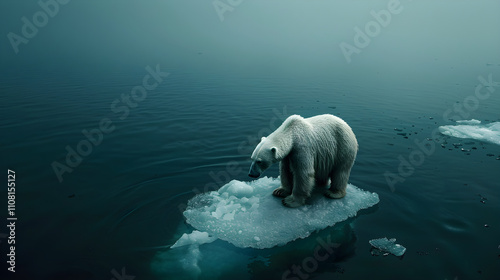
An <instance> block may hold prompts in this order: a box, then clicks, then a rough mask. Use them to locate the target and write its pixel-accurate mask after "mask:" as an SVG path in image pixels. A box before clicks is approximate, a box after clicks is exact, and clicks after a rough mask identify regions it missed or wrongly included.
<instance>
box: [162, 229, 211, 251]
mask: <svg viewBox="0 0 500 280" xmlns="http://www.w3.org/2000/svg"><path fill="white" fill-rule="evenodd" d="M216 239H217V237H214V236H210V235H209V234H208V232H201V231H198V230H193V232H192V233H190V234H187V233H184V234H183V235H182V236H181V238H179V240H177V242H175V244H174V245H172V246H171V247H170V248H172V249H173V248H177V247H182V246H186V245H191V244H197V245H201V244H205V243H211V242H214V241H215V240H216Z"/></svg>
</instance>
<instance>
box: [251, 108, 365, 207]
mask: <svg viewBox="0 0 500 280" xmlns="http://www.w3.org/2000/svg"><path fill="white" fill-rule="evenodd" d="M357 151H358V142H357V141H356V136H355V135H354V133H353V132H352V129H351V128H350V127H349V125H348V124H347V123H346V122H344V121H343V120H342V119H341V118H338V117H336V116H333V115H329V114H325V115H319V116H315V117H311V118H307V119H304V118H303V117H301V116H299V115H292V116H290V117H288V118H287V119H286V120H285V121H284V122H283V124H282V125H281V126H280V127H279V128H278V129H276V131H274V132H273V133H271V134H270V135H269V136H268V137H267V138H265V137H263V138H262V140H261V142H260V143H259V144H258V145H257V147H256V148H255V150H254V152H253V153H252V160H253V163H252V166H251V168H250V174H249V175H250V176H252V177H256V176H260V174H261V173H262V172H263V171H264V170H265V169H267V168H268V167H269V166H270V165H271V164H273V163H275V162H278V161H279V162H280V177H281V187H280V188H278V189H276V190H275V191H274V192H273V194H274V195H276V196H281V197H285V199H283V204H284V205H286V206H289V207H298V206H301V205H304V203H305V200H306V199H307V198H308V197H309V196H310V194H311V191H312V189H313V188H314V186H315V185H316V186H320V187H323V186H326V185H327V184H328V182H329V181H330V187H329V189H328V190H327V191H326V192H325V196H327V197H329V198H342V197H344V196H345V194H346V193H345V190H346V187H347V181H348V179H349V174H350V172H351V167H352V165H353V164H354V160H355V158H356V154H357Z"/></svg>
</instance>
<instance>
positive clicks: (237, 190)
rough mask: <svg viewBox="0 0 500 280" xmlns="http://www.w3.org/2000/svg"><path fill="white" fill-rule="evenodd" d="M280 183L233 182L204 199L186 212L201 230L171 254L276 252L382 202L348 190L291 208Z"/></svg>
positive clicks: (200, 197) (191, 202)
mask: <svg viewBox="0 0 500 280" xmlns="http://www.w3.org/2000/svg"><path fill="white" fill-rule="evenodd" d="M279 186H280V180H279V179H277V178H269V177H263V178H260V179H258V180H255V181H251V182H242V181H237V180H233V181H231V182H229V183H227V184H226V185H224V186H222V187H221V188H220V189H219V190H218V191H212V192H208V193H203V194H199V195H197V196H195V197H193V198H192V199H190V200H189V202H188V207H187V209H186V210H185V211H184V216H185V217H186V221H187V223H189V224H190V225H192V226H193V227H194V228H195V229H196V230H195V231H193V233H191V234H189V235H186V234H185V235H183V236H182V237H181V238H180V239H179V240H178V241H177V242H176V244H175V245H174V246H172V248H175V247H178V246H183V245H190V244H198V245H201V244H204V243H208V242H212V241H214V240H216V239H221V240H225V241H227V242H230V243H231V244H233V245H235V246H237V247H241V248H247V247H251V248H257V249H264V248H271V247H274V246H280V245H285V244H286V243H288V242H291V241H293V240H296V239H298V238H306V237H307V236H309V235H310V234H312V233H313V232H315V231H317V230H321V229H324V228H327V227H329V226H333V225H335V224H336V223H338V222H341V221H344V220H346V219H348V218H350V217H354V216H356V214H357V212H358V211H359V210H362V209H366V208H369V207H372V206H373V205H375V204H377V203H378V202H379V197H378V195H377V194H376V193H370V192H367V191H363V190H361V189H359V188H358V187H356V186H354V185H352V184H349V185H348V187H347V195H346V196H345V197H344V198H342V199H334V200H332V199H328V198H325V197H324V196H322V195H321V194H315V195H313V197H312V198H311V199H310V203H309V204H307V205H305V206H303V207H299V208H293V209H292V208H286V207H284V206H283V205H282V204H281V199H278V198H276V197H273V196H272V195H271V193H272V191H273V190H274V189H275V188H277V187H279Z"/></svg>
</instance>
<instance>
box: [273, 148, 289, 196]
mask: <svg viewBox="0 0 500 280" xmlns="http://www.w3.org/2000/svg"><path fill="white" fill-rule="evenodd" d="M280 179H281V186H280V187H279V188H277V189H275V190H274V191H273V195H274V196H277V197H287V196H289V195H290V194H292V189H293V176H292V171H291V170H290V163H289V161H288V158H287V157H286V158H284V159H283V160H282V161H281V162H280Z"/></svg>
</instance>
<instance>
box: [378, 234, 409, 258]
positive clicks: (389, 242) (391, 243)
mask: <svg viewBox="0 0 500 280" xmlns="http://www.w3.org/2000/svg"><path fill="white" fill-rule="evenodd" d="M369 243H370V245H372V246H373V247H375V248H377V249H379V250H381V251H384V252H387V253H391V254H393V255H395V256H398V257H401V256H402V255H404V253H405V252H406V248H405V247H403V246H401V245H399V244H396V239H395V238H391V239H387V237H384V238H379V239H372V240H370V241H369Z"/></svg>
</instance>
